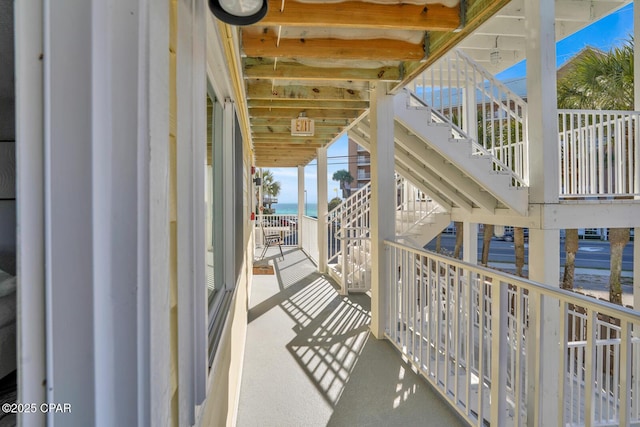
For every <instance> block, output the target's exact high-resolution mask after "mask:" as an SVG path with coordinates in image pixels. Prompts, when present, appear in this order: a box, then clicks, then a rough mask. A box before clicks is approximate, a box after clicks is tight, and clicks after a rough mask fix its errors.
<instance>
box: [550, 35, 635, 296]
mask: <svg viewBox="0 0 640 427" xmlns="http://www.w3.org/2000/svg"><path fill="white" fill-rule="evenodd" d="M558 106H559V107H561V108H572V109H594V110H633V107H634V104H633V39H629V40H627V42H626V43H624V44H623V45H622V46H620V47H616V48H614V49H612V50H610V51H609V52H600V51H596V50H593V49H590V50H587V51H585V52H583V53H582V54H581V57H580V58H578V59H577V60H576V61H575V62H574V64H573V68H572V69H571V70H569V71H568V72H567V74H566V75H565V76H564V77H563V78H562V79H560V80H559V81H558ZM627 149H628V147H625V154H628V152H627ZM609 236H610V239H609V242H610V253H611V260H610V270H611V272H610V275H609V299H610V301H611V302H615V303H618V304H621V303H622V300H621V296H622V293H621V288H620V274H621V271H622V249H623V248H624V247H625V245H626V244H627V243H628V242H629V229H610V230H609ZM574 239H575V240H574ZM577 240H578V237H577V232H575V233H574V231H570V230H567V238H566V239H565V247H566V250H567V264H565V280H563V287H568V286H569V280H571V287H573V281H572V279H573V275H572V272H573V271H572V270H573V268H574V265H573V260H574V259H575V252H576V251H577V249H578V244H577ZM568 264H569V265H568ZM567 268H569V269H570V270H571V271H567Z"/></svg>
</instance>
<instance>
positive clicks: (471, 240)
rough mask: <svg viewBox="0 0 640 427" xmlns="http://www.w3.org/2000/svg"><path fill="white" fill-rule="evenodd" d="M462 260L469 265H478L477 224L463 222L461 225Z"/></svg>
mask: <svg viewBox="0 0 640 427" xmlns="http://www.w3.org/2000/svg"><path fill="white" fill-rule="evenodd" d="M462 230H463V235H462V260H463V261H465V262H469V263H471V264H477V263H478V224H476V223H475V222H469V221H464V222H463V223H462Z"/></svg>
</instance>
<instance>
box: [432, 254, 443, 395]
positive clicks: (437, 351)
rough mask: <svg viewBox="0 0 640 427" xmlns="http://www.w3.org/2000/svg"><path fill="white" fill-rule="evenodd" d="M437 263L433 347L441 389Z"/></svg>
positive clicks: (440, 313)
mask: <svg viewBox="0 0 640 427" xmlns="http://www.w3.org/2000/svg"><path fill="white" fill-rule="evenodd" d="M434 263H435V267H436V272H435V277H434V279H435V283H434V287H435V289H434V291H435V296H434V303H435V306H434V308H433V309H434V314H435V316H434V317H435V318H434V329H435V335H436V336H435V339H434V341H433V345H434V353H435V358H436V360H435V377H436V378H435V379H436V387H438V388H439V387H440V335H441V334H440V327H441V325H442V320H441V319H442V310H441V304H440V299H441V297H440V294H441V290H440V261H438V260H434Z"/></svg>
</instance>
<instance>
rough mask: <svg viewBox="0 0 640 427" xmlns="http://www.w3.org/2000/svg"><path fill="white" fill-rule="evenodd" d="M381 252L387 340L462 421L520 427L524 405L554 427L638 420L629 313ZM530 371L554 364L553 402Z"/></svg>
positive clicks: (437, 258)
mask: <svg viewBox="0 0 640 427" xmlns="http://www.w3.org/2000/svg"><path fill="white" fill-rule="evenodd" d="M385 253H386V257H387V258H386V260H387V261H386V262H387V263H388V266H387V267H388V268H387V271H389V272H390V277H389V280H388V282H387V289H388V293H387V298H388V301H389V306H388V312H387V313H386V325H387V330H386V333H387V337H388V339H389V340H390V341H391V342H392V343H393V344H394V345H395V346H396V347H397V348H398V349H399V350H400V351H401V352H402V353H403V355H404V356H405V357H407V359H408V360H410V361H411V363H413V364H414V366H415V367H416V369H418V370H419V372H421V373H422V375H424V376H425V377H426V378H427V380H428V381H430V382H431V383H432V384H433V386H434V387H435V388H436V389H437V390H438V391H439V392H440V393H441V394H442V395H443V397H444V399H445V400H446V401H448V402H449V403H450V404H451V405H452V407H453V408H454V409H455V410H456V411H458V413H460V415H461V416H462V417H464V418H465V419H466V420H467V421H469V422H470V423H471V424H473V425H483V424H484V420H487V421H489V422H490V424H491V425H500V426H501V425H527V419H528V418H529V417H532V416H533V413H534V411H535V410H536V408H535V407H534V406H535V404H534V405H532V402H541V404H542V407H543V408H544V407H547V408H548V407H550V406H551V407H553V406H556V407H557V410H558V413H559V414H560V418H561V420H562V422H561V423H560V422H559V421H558V420H553V421H552V423H553V424H554V425H555V424H558V423H560V424H562V425H576V426H577V425H585V424H587V425H629V424H634V423H638V422H640V396H639V392H640V356H639V355H640V338H639V336H640V313H639V312H637V311H633V310H630V309H627V308H624V307H621V306H617V305H614V304H610V303H608V302H602V301H599V300H596V299H593V298H589V297H586V296H583V295H579V294H576V293H573V292H569V291H565V290H562V289H558V288H552V287H550V286H548V285H543V284H539V283H535V282H532V281H529V280H526V279H522V278H519V277H516V276H512V275H509V274H505V273H501V272H499V271H496V270H492V269H487V268H483V267H480V266H477V265H472V264H467V263H464V262H461V261H458V260H455V259H453V258H447V257H444V256H441V255H437V254H435V253H431V252H427V251H424V250H420V249H416V248H412V247H409V246H404V245H401V244H398V243H396V242H390V241H385ZM543 302H544V305H545V307H546V308H545V310H546V309H550V308H551V307H557V310H558V316H559V324H553V325H550V324H549V323H545V322H544V321H543V320H542V318H544V317H547V316H549V315H550V314H551V312H546V311H545V315H544V316H542V315H541V312H540V310H541V308H540V307H541V305H542V303H543ZM546 328H552V329H553V330H552V331H551V330H547V329H546ZM556 333H557V334H558V335H557V336H558V341H557V342H559V343H560V345H557V347H556V348H555V349H553V348H546V352H544V353H543V354H541V353H542V352H541V351H540V348H539V347H538V346H539V343H538V339H539V337H543V336H547V335H549V336H555V335H554V334H556ZM547 344H548V343H547ZM545 358H547V359H545ZM548 358H551V359H552V360H553V363H545V360H547V361H548V360H549V359H548ZM534 367H535V369H539V370H540V371H541V372H539V373H538V374H537V375H538V376H539V377H543V376H544V371H545V370H546V369H553V368H554V367H555V368H556V369H558V372H559V373H560V380H559V381H558V387H559V390H558V396H560V397H561V398H560V399H559V400H549V399H548V398H546V396H553V394H549V395H548V394H545V393H541V390H540V387H533V388H532V387H530V386H529V384H528V382H529V381H537V380H536V379H534V378H531V377H530V375H529V373H530V372H531V369H532V368H534ZM531 390H535V391H536V393H540V394H538V395H536V396H535V397H534V396H530V395H529V393H531ZM545 398H546V400H545ZM489 402H491V404H489ZM587 418H590V419H591V422H590V423H587V422H585V420H586V419H587ZM531 419H533V418H530V420H531Z"/></svg>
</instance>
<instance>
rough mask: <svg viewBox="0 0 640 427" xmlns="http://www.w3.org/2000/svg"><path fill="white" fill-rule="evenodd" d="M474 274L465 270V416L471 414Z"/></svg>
mask: <svg viewBox="0 0 640 427" xmlns="http://www.w3.org/2000/svg"><path fill="white" fill-rule="evenodd" d="M475 275H476V273H473V272H471V270H467V274H466V276H467V286H465V294H466V301H465V304H466V312H467V319H466V320H467V325H466V331H467V334H466V344H465V349H464V350H465V356H464V361H465V380H464V399H465V400H464V407H465V414H466V415H467V416H468V415H469V414H470V413H471V407H470V405H471V401H470V392H471V369H472V367H473V362H472V358H473V351H474V350H473V349H474V347H475V345H474V341H473V313H474V308H473V301H474V298H473V282H474V280H475Z"/></svg>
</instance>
